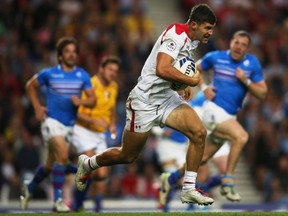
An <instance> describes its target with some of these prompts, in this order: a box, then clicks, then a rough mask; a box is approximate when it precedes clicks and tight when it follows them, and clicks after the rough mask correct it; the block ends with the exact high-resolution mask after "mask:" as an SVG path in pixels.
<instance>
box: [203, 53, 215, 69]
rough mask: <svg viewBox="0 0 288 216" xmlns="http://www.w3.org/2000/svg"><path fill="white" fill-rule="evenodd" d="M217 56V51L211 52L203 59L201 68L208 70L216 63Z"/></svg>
mask: <svg viewBox="0 0 288 216" xmlns="http://www.w3.org/2000/svg"><path fill="white" fill-rule="evenodd" d="M215 56H216V52H209V53H207V54H206V55H205V56H204V57H203V58H202V59H201V62H200V64H201V68H202V70H203V71H208V70H209V69H211V68H212V67H213V65H214V59H215Z"/></svg>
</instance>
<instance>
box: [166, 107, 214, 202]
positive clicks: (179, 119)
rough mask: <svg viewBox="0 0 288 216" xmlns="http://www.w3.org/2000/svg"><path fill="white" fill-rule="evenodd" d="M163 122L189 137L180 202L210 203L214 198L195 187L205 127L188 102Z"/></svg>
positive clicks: (202, 151)
mask: <svg viewBox="0 0 288 216" xmlns="http://www.w3.org/2000/svg"><path fill="white" fill-rule="evenodd" d="M165 124H166V125H167V126H169V127H171V128H174V129H176V130H178V131H180V132H182V133H183V134H184V135H185V136H187V137H188V139H189V145H188V149H187V155H186V170H185V174H184V179H183V188H182V194H181V200H182V202H186V203H194V202H195V203H198V204H204V205H208V204H212V203H213V202H214V200H213V199H212V198H210V197H206V196H204V195H202V194H201V193H199V192H198V191H197V190H196V189H195V184H196V178H197V172H198V169H199V166H200V163H201V160H202V156H203V153H204V147H205V139H206V129H205V128H204V126H203V124H202V122H201V121H200V119H199V117H198V116H197V114H196V113H195V111H194V110H193V109H192V108H191V107H190V106H189V105H188V104H181V105H180V106H178V107H177V108H176V109H174V110H173V111H172V112H171V113H170V114H169V116H168V117H167V119H166V121H165Z"/></svg>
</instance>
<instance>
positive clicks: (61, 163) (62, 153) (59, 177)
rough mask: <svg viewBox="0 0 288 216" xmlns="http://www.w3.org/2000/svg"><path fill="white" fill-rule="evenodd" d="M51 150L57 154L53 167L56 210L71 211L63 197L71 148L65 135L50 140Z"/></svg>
mask: <svg viewBox="0 0 288 216" xmlns="http://www.w3.org/2000/svg"><path fill="white" fill-rule="evenodd" d="M48 146H49V151H50V152H52V153H53V154H54V155H55V163H54V164H53V169H52V184H53V192H54V207H53V210H54V211H56V212H69V211H70V209H69V207H68V206H67V205H66V204H65V202H64V199H63V185H64V183H65V170H66V164H67V162H68V155H69V149H68V144H67V142H66V140H65V138H64V137H63V136H54V137H52V138H51V139H50V140H49V142H48Z"/></svg>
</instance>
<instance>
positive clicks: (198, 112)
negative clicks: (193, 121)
mask: <svg viewBox="0 0 288 216" xmlns="http://www.w3.org/2000/svg"><path fill="white" fill-rule="evenodd" d="M192 108H193V109H194V111H195V112H196V113H197V115H198V116H199V118H200V119H202V116H203V107H200V106H194V107H192Z"/></svg>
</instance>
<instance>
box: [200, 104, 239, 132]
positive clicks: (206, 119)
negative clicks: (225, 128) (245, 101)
mask: <svg viewBox="0 0 288 216" xmlns="http://www.w3.org/2000/svg"><path fill="white" fill-rule="evenodd" d="M228 119H236V115H231V114H229V113H227V112H226V111H225V110H224V109H223V108H221V107H220V106H218V105H216V104H215V103H213V102H212V101H209V100H207V101H205V102H204V104H203V114H202V122H203V124H204V126H205V127H206V129H207V130H208V134H209V133H211V132H212V131H213V130H214V129H215V128H216V126H217V124H220V123H222V122H224V121H226V120H228Z"/></svg>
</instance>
